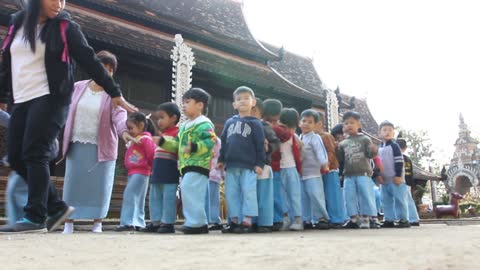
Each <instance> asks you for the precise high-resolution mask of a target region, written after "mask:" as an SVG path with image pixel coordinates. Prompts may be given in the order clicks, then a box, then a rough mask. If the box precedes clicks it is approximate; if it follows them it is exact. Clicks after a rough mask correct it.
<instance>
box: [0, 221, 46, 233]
mask: <svg viewBox="0 0 480 270" xmlns="http://www.w3.org/2000/svg"><path fill="white" fill-rule="evenodd" d="M47 232H48V231H47V226H46V225H45V223H41V224H38V223H33V222H31V221H30V220H28V219H26V218H23V219H22V220H20V221H18V222H17V223H15V224H13V225H6V226H3V227H1V228H0V234H21V233H47Z"/></svg>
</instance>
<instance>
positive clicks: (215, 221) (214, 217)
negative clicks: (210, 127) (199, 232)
mask: <svg viewBox="0 0 480 270" xmlns="http://www.w3.org/2000/svg"><path fill="white" fill-rule="evenodd" d="M221 147H222V141H221V140H220V138H218V137H217V138H216V141H215V145H214V146H213V159H212V164H211V166H210V175H209V178H208V180H209V181H208V192H207V198H206V202H205V211H206V212H207V216H208V224H209V227H208V230H209V231H218V230H221V229H222V228H223V226H222V220H221V219H220V183H221V182H222V180H223V178H224V177H225V171H224V170H217V163H218V157H219V156H220V148H221Z"/></svg>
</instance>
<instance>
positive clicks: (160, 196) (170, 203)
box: [142, 102, 180, 233]
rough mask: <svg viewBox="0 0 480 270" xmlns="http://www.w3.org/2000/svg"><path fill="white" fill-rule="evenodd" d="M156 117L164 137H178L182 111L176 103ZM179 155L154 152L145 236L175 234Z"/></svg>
mask: <svg viewBox="0 0 480 270" xmlns="http://www.w3.org/2000/svg"><path fill="white" fill-rule="evenodd" d="M155 116H156V119H157V127H158V128H159V129H160V132H161V134H162V136H169V137H177V134H178V127H177V124H178V122H179V121H180V109H179V108H178V106H177V105H176V104H175V103H172V102H167V103H163V104H161V105H160V106H158V108H157V110H156V112H155ZM177 163H178V155H177V153H176V152H170V151H167V150H165V149H162V148H161V147H158V148H157V150H156V151H155V159H154V161H153V172H152V177H151V179H150V198H149V206H150V207H149V209H150V221H151V222H150V224H148V226H147V227H145V228H144V229H143V230H142V232H152V233H154V232H157V233H175V229H174V224H175V220H176V218H177V188H178V181H179V179H180V172H179V171H178V165H177Z"/></svg>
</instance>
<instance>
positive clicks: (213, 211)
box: [205, 181, 222, 224]
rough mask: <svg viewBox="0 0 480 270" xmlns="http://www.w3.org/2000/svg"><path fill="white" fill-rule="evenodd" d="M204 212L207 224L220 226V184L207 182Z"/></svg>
mask: <svg viewBox="0 0 480 270" xmlns="http://www.w3.org/2000/svg"><path fill="white" fill-rule="evenodd" d="M205 211H206V212H207V216H208V223H209V224H221V223H222V220H221V219H220V184H219V183H217V182H215V181H208V192H207V196H206V201H205Z"/></svg>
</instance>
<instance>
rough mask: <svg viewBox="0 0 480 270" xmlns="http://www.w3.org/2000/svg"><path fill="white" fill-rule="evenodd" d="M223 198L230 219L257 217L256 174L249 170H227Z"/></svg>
mask: <svg viewBox="0 0 480 270" xmlns="http://www.w3.org/2000/svg"><path fill="white" fill-rule="evenodd" d="M225 197H226V200H227V209H228V216H229V217H230V219H232V218H240V217H245V216H248V217H256V216H258V202H257V174H256V173H255V172H254V171H253V170H250V169H242V168H228V169H227V172H226V177H225ZM239 222H241V221H239Z"/></svg>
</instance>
